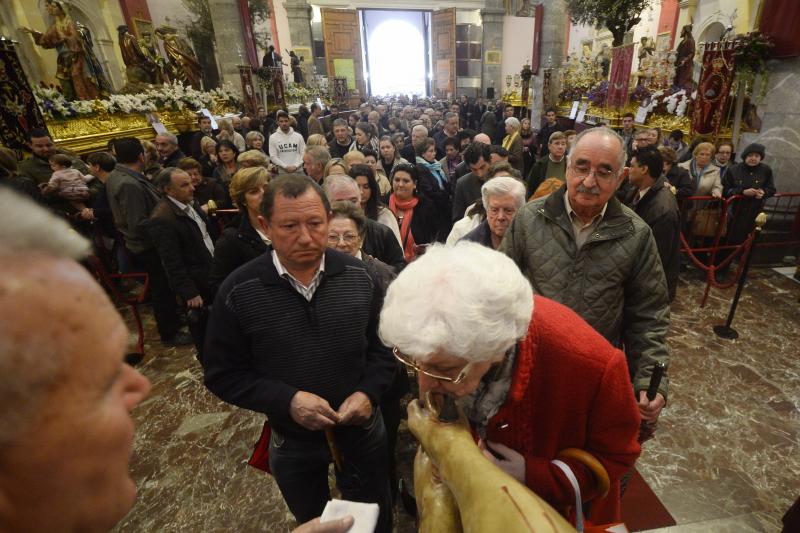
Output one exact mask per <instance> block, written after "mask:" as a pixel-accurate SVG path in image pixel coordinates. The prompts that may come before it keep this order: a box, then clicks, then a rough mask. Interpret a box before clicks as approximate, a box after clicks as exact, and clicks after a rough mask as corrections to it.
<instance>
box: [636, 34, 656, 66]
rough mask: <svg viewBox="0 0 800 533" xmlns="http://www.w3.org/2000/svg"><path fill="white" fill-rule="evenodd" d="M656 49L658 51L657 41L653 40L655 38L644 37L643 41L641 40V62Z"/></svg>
mask: <svg viewBox="0 0 800 533" xmlns="http://www.w3.org/2000/svg"><path fill="white" fill-rule="evenodd" d="M655 51H656V43H655V41H653V39H651V38H650V37H647V36H644V37H642V39H641V41H639V61H640V62H641V61H642V60H643V59H645V58H647V57H648V56H650V57H652V55H653V52H655Z"/></svg>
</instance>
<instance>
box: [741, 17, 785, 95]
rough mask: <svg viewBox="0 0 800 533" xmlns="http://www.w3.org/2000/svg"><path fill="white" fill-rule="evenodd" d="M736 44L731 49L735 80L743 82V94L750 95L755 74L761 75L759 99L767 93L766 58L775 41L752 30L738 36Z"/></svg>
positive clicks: (768, 56)
mask: <svg viewBox="0 0 800 533" xmlns="http://www.w3.org/2000/svg"><path fill="white" fill-rule="evenodd" d="M737 43H738V46H737V47H736V48H734V50H733V64H734V67H735V68H736V78H737V81H739V82H741V83H743V84H744V89H745V94H747V95H752V94H753V87H754V85H755V80H756V76H758V75H761V76H762V80H761V91H760V93H759V95H758V98H759V100H763V99H764V97H765V96H766V94H767V81H768V70H767V59H769V58H770V57H771V56H772V49H773V48H775V43H774V42H773V41H772V39H771V38H770V37H769V36H768V35H764V34H763V33H761V32H758V31H754V32H751V33H748V34H747V35H744V36H742V37H740V38H739V39H738V41H737Z"/></svg>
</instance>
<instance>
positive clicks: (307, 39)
mask: <svg viewBox="0 0 800 533" xmlns="http://www.w3.org/2000/svg"><path fill="white" fill-rule="evenodd" d="M284 8H285V9H286V18H288V19H289V34H290V35H291V39H292V49H294V48H309V49H311V48H312V46H311V6H310V5H308V2H306V0H286V2H285V3H284Z"/></svg>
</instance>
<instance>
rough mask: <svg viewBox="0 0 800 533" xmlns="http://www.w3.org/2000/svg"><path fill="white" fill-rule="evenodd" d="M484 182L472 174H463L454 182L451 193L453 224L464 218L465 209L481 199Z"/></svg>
mask: <svg viewBox="0 0 800 533" xmlns="http://www.w3.org/2000/svg"><path fill="white" fill-rule="evenodd" d="M483 184H484V182H483V181H481V180H480V178H478V176H476V175H475V174H473V173H472V172H469V173H467V174H465V175H464V176H463V177H462V178H461V179H459V180H458V181H457V182H456V189H455V192H454V193H453V219H452V220H453V222H456V221H458V220H461V219H462V218H464V213H465V212H466V210H467V208H468V207H469V206H470V205H472V204H473V203H475V201H476V200H477V199H478V198H480V197H481V187H483Z"/></svg>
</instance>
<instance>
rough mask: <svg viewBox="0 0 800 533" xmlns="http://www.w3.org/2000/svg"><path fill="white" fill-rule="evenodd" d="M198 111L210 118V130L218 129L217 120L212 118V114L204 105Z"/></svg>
mask: <svg viewBox="0 0 800 533" xmlns="http://www.w3.org/2000/svg"><path fill="white" fill-rule="evenodd" d="M200 112H201V113H202V114H204V115H205V116H207V117H208V118H210V119H211V129H212V130H218V129H219V126H217V121H216V119H215V118H214V115H212V114H211V111H209V110H208V109H206V108H205V107H204V108H203V109H201V110H200Z"/></svg>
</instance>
